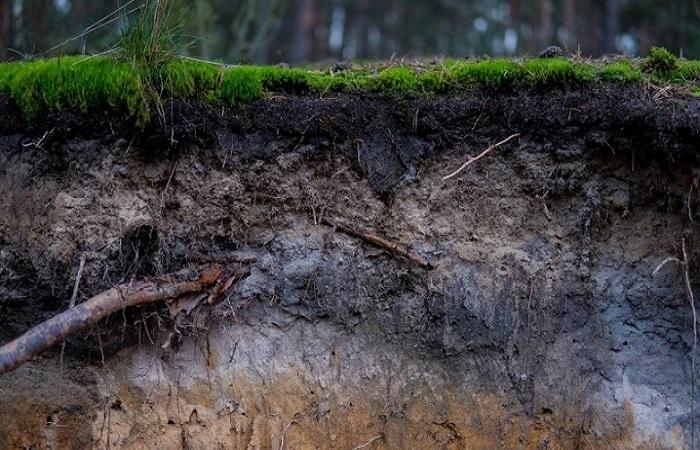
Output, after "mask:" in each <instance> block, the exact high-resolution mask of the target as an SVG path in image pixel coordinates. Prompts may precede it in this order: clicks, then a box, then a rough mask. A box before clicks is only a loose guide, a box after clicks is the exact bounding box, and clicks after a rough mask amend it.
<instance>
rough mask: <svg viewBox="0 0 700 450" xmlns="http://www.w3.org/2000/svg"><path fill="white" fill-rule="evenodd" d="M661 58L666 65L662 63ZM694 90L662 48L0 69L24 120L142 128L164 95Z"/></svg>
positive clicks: (687, 66) (102, 60)
mask: <svg viewBox="0 0 700 450" xmlns="http://www.w3.org/2000/svg"><path fill="white" fill-rule="evenodd" d="M669 56H670V58H669ZM648 79H653V80H655V81H659V80H661V81H663V82H672V83H683V84H686V85H688V87H689V88H692V87H695V86H696V85H697V84H700V61H686V60H678V59H676V58H674V57H673V56H672V55H670V54H668V52H666V51H665V50H663V49H655V50H654V51H653V52H652V54H651V55H650V56H649V58H646V59H645V60H643V61H641V62H638V61H634V60H633V61H618V62H614V63H610V64H597V63H595V62H593V63H590V64H589V63H574V62H571V61H569V60H566V59H563V58H562V59H556V58H555V59H532V60H527V61H524V62H516V61H513V60H508V59H486V60H481V61H463V60H462V61H457V60H449V61H446V62H444V63H442V64H438V65H433V66H431V67H430V68H428V69H427V70H424V71H422V72H417V71H415V70H413V69H412V68H411V67H408V66H392V67H388V68H384V69H379V70H377V69H376V68H372V67H369V68H360V69H355V70H348V71H345V72H341V73H336V74H332V73H329V72H327V71H308V70H302V69H288V68H282V67H276V66H275V67H271V66H264V67H257V66H235V67H231V68H227V69H225V68H223V67H222V66H220V65H216V64H210V63H206V62H200V61H193V60H187V59H175V60H171V61H169V62H166V63H164V64H162V65H156V66H152V67H151V66H143V65H138V64H137V65H134V64H130V63H127V62H119V61H114V60H113V59H111V58H107V57H84V56H72V57H61V58H55V59H47V60H37V61H31V62H16V63H8V64H0V93H5V94H9V95H11V96H12V98H13V99H14V101H15V102H16V104H17V105H18V106H19V108H20V109H21V110H22V112H23V113H24V115H25V116H26V117H27V118H29V119H34V118H37V117H38V116H39V115H41V114H42V113H44V112H46V111H48V110H56V109H60V108H63V107H70V108H75V109H77V110H79V111H84V112H86V111H88V110H90V109H99V108H105V107H106V108H110V109H111V110H114V111H117V112H120V113H125V114H127V115H129V116H133V117H134V118H135V119H136V122H137V123H138V124H140V125H144V124H145V123H146V122H147V121H148V120H149V118H150V113H151V109H152V105H153V104H154V103H157V102H159V101H160V100H161V98H163V97H180V98H193V99H200V100H204V101H225V102H228V103H231V104H244V103H248V102H250V101H252V100H255V99H258V98H262V97H264V96H266V95H269V94H271V93H274V92H286V93H292V94H314V95H321V94H325V93H328V92H348V93H354V92H374V93H388V94H391V95H401V94H411V95H417V94H432V93H445V92H458V91H465V90H469V89H473V88H475V87H483V88H487V89H518V88H528V87H542V86H548V85H556V86H581V85H583V84H585V83H593V82H596V81H600V82H606V83H640V82H643V81H644V80H648Z"/></svg>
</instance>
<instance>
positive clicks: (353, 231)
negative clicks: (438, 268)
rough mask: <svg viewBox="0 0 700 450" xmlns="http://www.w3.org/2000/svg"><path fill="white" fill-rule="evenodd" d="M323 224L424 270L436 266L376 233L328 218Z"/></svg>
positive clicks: (323, 219)
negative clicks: (401, 257) (400, 257)
mask: <svg viewBox="0 0 700 450" xmlns="http://www.w3.org/2000/svg"><path fill="white" fill-rule="evenodd" d="M321 223H322V224H324V225H328V226H329V227H333V228H334V229H336V230H338V231H341V232H343V233H345V234H348V235H350V236H354V237H357V238H360V239H362V240H363V241H365V242H369V243H370V244H372V245H375V246H377V247H379V248H383V249H384V250H386V251H388V252H390V253H393V254H394V255H398V256H403V257H404V258H406V259H408V260H409V261H411V262H412V263H414V264H416V265H418V266H420V267H422V268H424V269H428V270H430V269H433V268H434V267H435V266H434V265H433V264H432V263H431V262H430V261H428V260H427V259H425V258H424V257H422V256H420V255H418V254H416V253H414V252H412V251H410V250H409V249H408V248H406V247H405V246H404V245H402V244H399V243H397V242H391V241H389V240H387V239H385V238H383V237H381V236H377V235H376V234H374V233H371V232H369V231H366V230H362V229H360V228H356V227H353V226H351V225H347V224H343V223H339V222H336V221H335V220H331V219H328V218H326V217H322V218H321Z"/></svg>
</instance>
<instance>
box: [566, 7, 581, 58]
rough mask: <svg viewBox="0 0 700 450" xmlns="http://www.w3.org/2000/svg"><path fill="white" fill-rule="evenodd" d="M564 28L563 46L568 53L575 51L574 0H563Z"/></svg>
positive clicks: (576, 42)
mask: <svg viewBox="0 0 700 450" xmlns="http://www.w3.org/2000/svg"><path fill="white" fill-rule="evenodd" d="M563 10H564V11H563V16H564V30H565V32H566V39H565V40H564V47H565V48H566V50H567V51H568V52H570V53H574V52H576V51H577V47H578V39H577V38H576V0H564V5H563Z"/></svg>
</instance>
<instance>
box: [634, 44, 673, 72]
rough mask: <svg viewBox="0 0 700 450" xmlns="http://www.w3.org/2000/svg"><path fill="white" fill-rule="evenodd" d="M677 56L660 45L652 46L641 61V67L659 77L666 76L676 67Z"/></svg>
mask: <svg viewBox="0 0 700 450" xmlns="http://www.w3.org/2000/svg"><path fill="white" fill-rule="evenodd" d="M677 62H678V60H677V58H676V57H675V56H673V55H672V54H671V52H669V51H668V50H666V49H665V48H662V47H652V48H651V50H650V51H649V56H648V57H647V58H646V59H645V60H644V62H643V63H642V68H643V69H644V70H645V71H647V72H651V73H654V74H656V75H658V76H660V77H663V78H666V77H668V76H669V75H670V74H671V73H672V72H673V71H674V69H676V67H677Z"/></svg>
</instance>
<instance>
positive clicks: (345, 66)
mask: <svg viewBox="0 0 700 450" xmlns="http://www.w3.org/2000/svg"><path fill="white" fill-rule="evenodd" d="M350 69H352V63H351V62H349V61H347V62H345V61H339V62H337V63H335V64H334V65H333V67H332V68H331V72H332V73H338V72H345V71H346V70H350Z"/></svg>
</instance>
